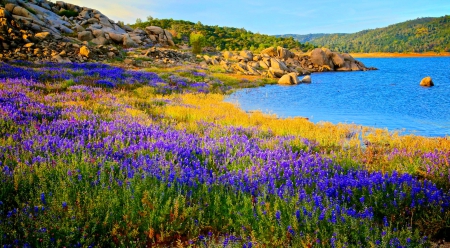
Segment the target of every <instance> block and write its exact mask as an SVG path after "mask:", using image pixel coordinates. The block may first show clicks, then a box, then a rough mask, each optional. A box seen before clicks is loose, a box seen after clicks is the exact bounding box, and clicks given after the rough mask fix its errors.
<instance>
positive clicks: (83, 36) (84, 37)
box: [78, 31, 94, 41]
mask: <svg viewBox="0 0 450 248" xmlns="http://www.w3.org/2000/svg"><path fill="white" fill-rule="evenodd" d="M78 39H79V40H80V41H90V40H92V39H94V36H93V35H92V33H91V31H83V32H79V33H78Z"/></svg>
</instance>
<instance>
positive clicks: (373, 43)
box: [284, 15, 450, 53]
mask: <svg viewBox="0 0 450 248" xmlns="http://www.w3.org/2000/svg"><path fill="white" fill-rule="evenodd" d="M285 36H286V35H284V37H285ZM290 36H291V37H294V38H295V39H297V40H299V41H301V42H306V41H307V42H310V43H312V44H314V45H317V46H324V47H327V48H329V49H331V50H334V51H339V52H356V53H358V52H360V53H368V52H449V51H450V16H449V15H446V16H443V17H438V18H434V17H427V18H418V19H415V20H410V21H406V22H402V23H397V24H393V25H390V26H388V27H384V28H377V29H369V30H363V31H360V32H357V33H352V34H309V35H296V36H295V35H290Z"/></svg>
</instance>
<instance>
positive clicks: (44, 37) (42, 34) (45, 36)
mask: <svg viewBox="0 0 450 248" xmlns="http://www.w3.org/2000/svg"><path fill="white" fill-rule="evenodd" d="M34 37H35V38H37V39H39V40H41V41H42V40H48V39H50V38H51V34H50V32H40V33H37V34H35V35H34Z"/></svg>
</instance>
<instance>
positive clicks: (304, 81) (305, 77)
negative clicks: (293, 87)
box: [302, 75, 311, 84]
mask: <svg viewBox="0 0 450 248" xmlns="http://www.w3.org/2000/svg"><path fill="white" fill-rule="evenodd" d="M302 83H305V84H310V83H311V76H309V75H307V76H304V77H303V78H302Z"/></svg>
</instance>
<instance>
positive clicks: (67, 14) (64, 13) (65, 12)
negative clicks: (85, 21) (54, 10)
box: [59, 10, 78, 18]
mask: <svg viewBox="0 0 450 248" xmlns="http://www.w3.org/2000/svg"><path fill="white" fill-rule="evenodd" d="M59 15H60V16H65V17H67V18H70V17H76V16H78V12H75V11H73V10H63V11H61V12H59Z"/></svg>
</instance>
